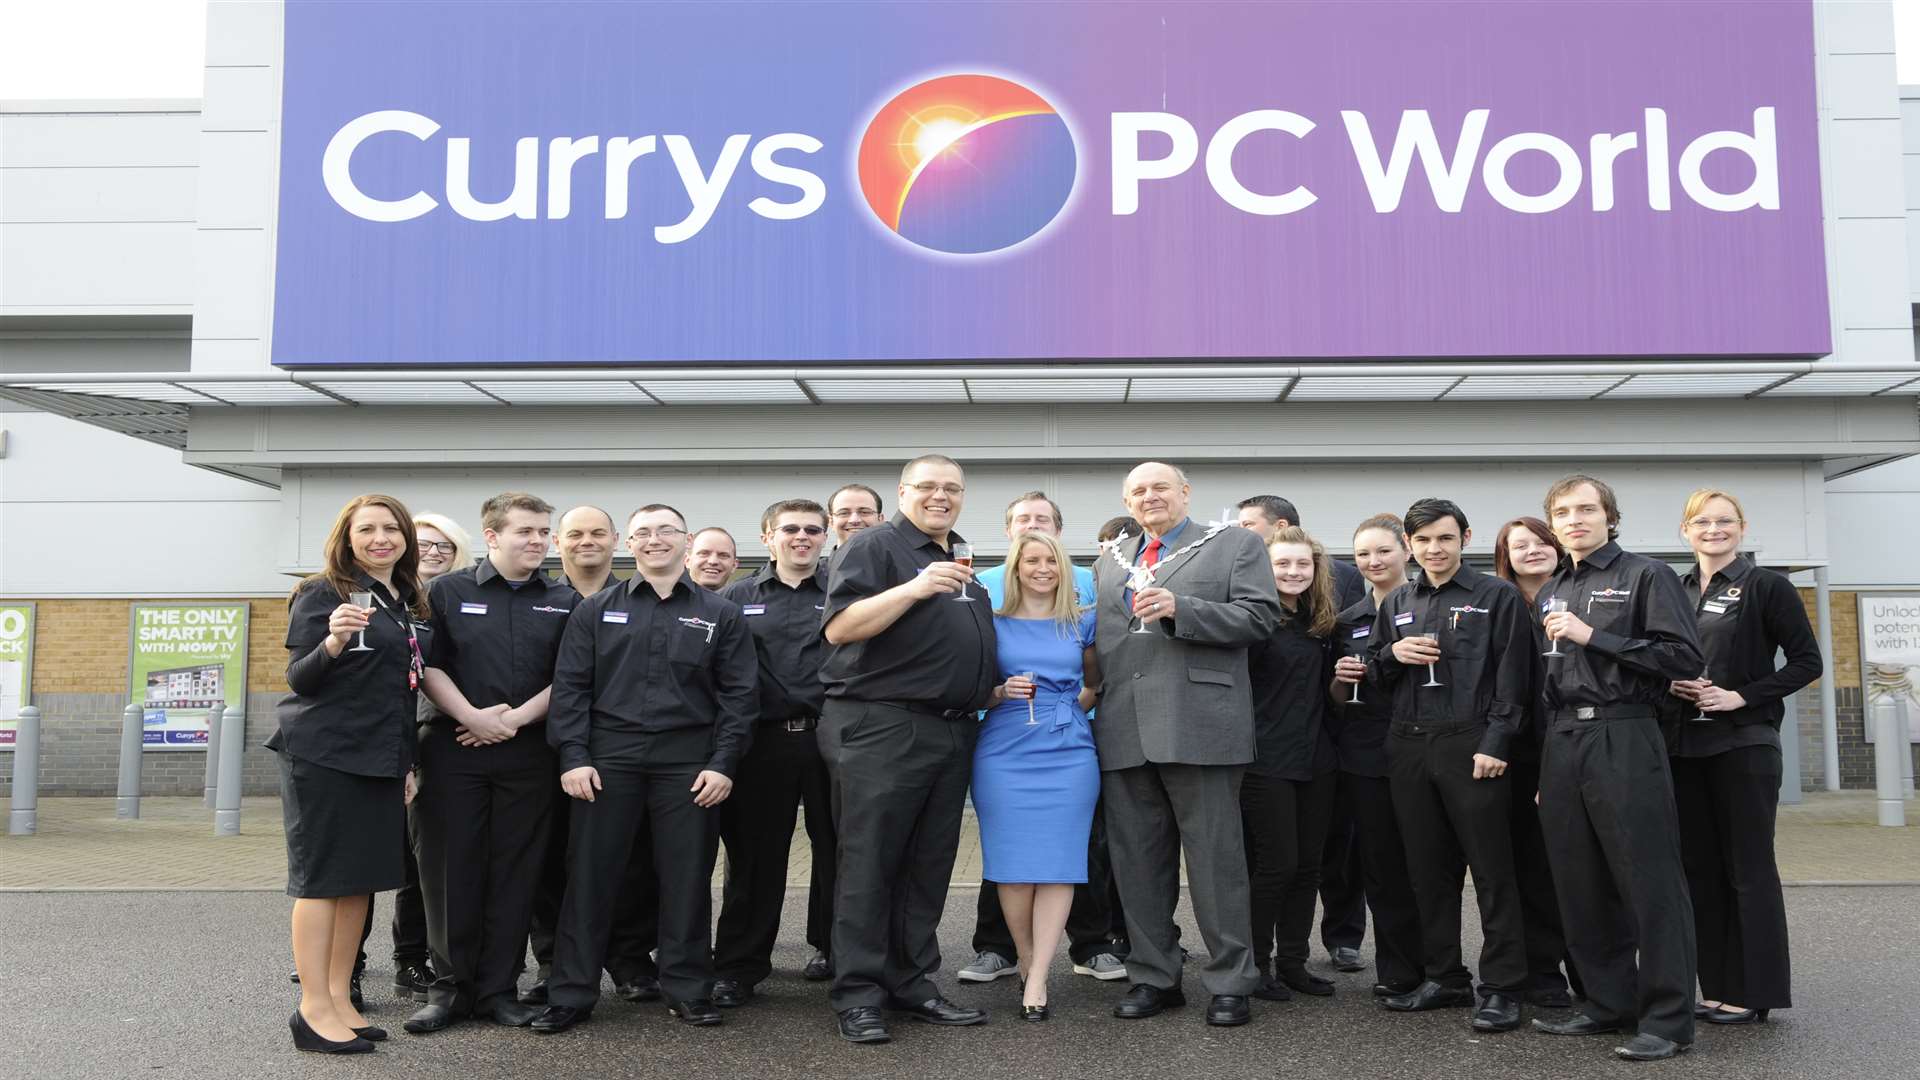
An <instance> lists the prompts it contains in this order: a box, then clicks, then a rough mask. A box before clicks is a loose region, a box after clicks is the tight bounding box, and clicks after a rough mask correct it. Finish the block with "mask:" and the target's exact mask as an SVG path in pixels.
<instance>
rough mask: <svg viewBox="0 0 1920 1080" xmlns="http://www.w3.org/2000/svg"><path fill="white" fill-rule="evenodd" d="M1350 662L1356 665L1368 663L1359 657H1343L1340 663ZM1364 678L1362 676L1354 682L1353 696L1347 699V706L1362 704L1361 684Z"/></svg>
mask: <svg viewBox="0 0 1920 1080" xmlns="http://www.w3.org/2000/svg"><path fill="white" fill-rule="evenodd" d="M1348 660H1352V661H1354V662H1356V663H1361V664H1364V663H1365V662H1366V661H1364V660H1361V659H1360V658H1359V657H1358V656H1343V657H1341V658H1340V662H1341V663H1343V664H1344V663H1346V662H1347V661H1348ZM1364 678H1365V676H1364V675H1362V676H1361V678H1360V679H1355V680H1354V681H1353V696H1352V697H1350V698H1348V699H1347V704H1349V705H1358V704H1360V703H1361V702H1360V682H1361V679H1364Z"/></svg>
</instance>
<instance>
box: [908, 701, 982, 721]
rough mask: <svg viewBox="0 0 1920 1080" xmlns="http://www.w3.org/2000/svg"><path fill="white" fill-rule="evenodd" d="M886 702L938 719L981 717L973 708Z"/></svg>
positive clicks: (973, 718)
mask: <svg viewBox="0 0 1920 1080" xmlns="http://www.w3.org/2000/svg"><path fill="white" fill-rule="evenodd" d="M886 704H888V705H892V706H893V707H894V708H896V709H905V710H907V711H908V712H910V713H919V714H920V715H921V716H931V717H933V718H934V719H936V720H976V719H979V713H977V712H975V711H974V710H972V709H940V708H935V707H934V706H932V705H927V704H925V703H922V702H918V701H889V702H886Z"/></svg>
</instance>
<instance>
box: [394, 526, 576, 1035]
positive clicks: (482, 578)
mask: <svg viewBox="0 0 1920 1080" xmlns="http://www.w3.org/2000/svg"><path fill="white" fill-rule="evenodd" d="M552 515H553V507H552V506H549V505H548V504H547V503H546V502H545V501H544V500H541V499H538V498H535V497H534V496H532V495H528V494H526V493H525V492H518V491H509V492H506V493H504V494H500V495H495V496H494V497H493V498H491V499H488V500H487V501H486V503H485V505H483V506H482V507H481V508H480V522H481V525H482V526H483V528H484V529H485V532H484V534H483V535H484V536H485V537H486V542H487V557H486V559H484V560H483V561H481V562H480V563H479V564H478V565H476V566H472V567H468V568H464V569H460V570H453V571H449V572H447V573H445V574H442V575H440V576H439V577H437V578H435V579H434V581H433V586H432V593H431V595H432V598H433V600H434V609H433V648H432V651H431V652H430V653H429V654H428V658H427V670H426V678H425V679H424V689H425V690H426V696H427V698H428V700H430V701H431V702H432V703H433V706H434V708H433V715H432V719H431V721H430V722H429V723H428V724H426V725H424V726H423V727H422V729H421V732H420V772H421V777H422V786H421V792H420V797H419V798H418V799H417V800H416V811H415V812H416V813H417V814H418V828H417V831H418V840H417V844H418V851H419V856H420V892H421V895H422V897H423V898H424V899H425V902H426V909H427V940H428V941H429V942H430V943H431V945H432V948H433V954H434V971H435V972H436V977H435V979H434V981H433V985H432V986H431V987H430V988H429V989H428V991H427V1004H426V1005H425V1006H423V1007H422V1008H421V1009H420V1010H419V1011H417V1012H415V1013H414V1014H413V1015H412V1016H411V1017H409V1018H408V1019H407V1021H406V1024H405V1027H406V1030H407V1031H409V1032H411V1033H413V1034H416V1035H420V1034H425V1033H427V1032H430V1031H438V1030H440V1029H441V1028H444V1027H446V1026H447V1025H448V1024H451V1023H453V1022H454V1021H456V1020H458V1019H460V1018H462V1017H463V1016H465V1015H466V1014H467V1013H468V1011H472V1012H474V1013H476V1014H478V1015H480V1016H484V1017H486V1018H488V1019H491V1020H493V1021H494V1022H495V1023H499V1024H505V1025H508V1026H510V1027H520V1026H523V1025H525V1024H527V1023H529V1022H530V1021H532V1020H533V1017H534V1010H533V1009H531V1008H529V1007H528V1006H526V1005H522V1004H520V1003H519V1002H518V1001H516V1000H515V999H514V978H515V976H516V975H517V974H518V972H519V970H520V963H521V958H522V957H523V956H524V955H525V950H526V941H527V924H528V919H529V918H530V916H531V913H532V909H533V896H534V891H535V889H536V888H537V887H538V884H539V870H540V867H541V865H542V862H543V860H544V859H545V857H546V844H547V837H548V834H549V832H550V827H549V825H548V821H549V820H550V817H551V815H552V813H553V798H554V796H553V751H552V749H550V748H549V747H548V746H547V740H546V726H545V722H546V718H547V704H548V697H549V691H550V688H551V684H552V682H553V661H554V655H555V653H557V652H558V651H559V648H560V634H561V632H562V631H563V630H565V629H566V625H567V616H568V614H569V613H570V612H571V611H572V610H573V607H574V605H575V604H576V603H577V602H579V599H580V595H579V594H578V593H576V592H574V591H573V589H572V588H571V587H569V586H568V585H566V584H565V583H564V582H557V581H552V580H549V579H548V578H547V577H546V576H545V575H543V574H541V573H540V563H541V561H542V560H544V559H545V558H546V557H547V547H548V543H549V541H550V540H551V538H552V535H553V528H552V520H553V519H552Z"/></svg>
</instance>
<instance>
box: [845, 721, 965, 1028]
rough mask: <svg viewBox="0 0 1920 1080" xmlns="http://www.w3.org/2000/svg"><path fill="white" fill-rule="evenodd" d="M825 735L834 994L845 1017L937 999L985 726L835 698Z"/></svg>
mask: <svg viewBox="0 0 1920 1080" xmlns="http://www.w3.org/2000/svg"><path fill="white" fill-rule="evenodd" d="M818 734H819V740H820V755H821V757H822V758H824V759H825V760H826V763H827V774H828V775H829V776H830V777H831V778H832V780H833V819H834V821H836V822H838V823H839V841H840V846H839V852H840V862H839V866H838V867H837V868H836V873H835V876H834V897H833V949H832V950H831V951H832V954H833V985H832V987H831V988H830V989H829V991H828V995H827V996H828V999H829V1000H830V1001H831V1002H832V1003H833V1007H834V1008H835V1009H836V1010H844V1009H851V1008H854V1007H856V1006H874V1007H878V1008H885V1007H886V1006H888V1005H889V1004H916V1003H919V1002H922V1001H926V1000H927V999H929V998H933V997H937V996H939V990H938V989H937V988H936V987H935V986H934V984H933V980H932V979H931V978H930V976H931V975H932V974H933V972H935V971H937V970H938V969H939V967H940V943H939V940H938V939H937V936H936V934H937V931H938V930H939V928H940V914H941V912H942V911H943V910H944V909H945V907H946V903H947V882H948V880H949V879H950V878H951V877H952V876H953V859H954V855H955V854H956V853H957V852H958V851H959V848H960V818H961V812H962V810H963V808H964V806H965V804H966V797H967V782H968V780H969V778H970V777H971V776H972V774H973V746H974V743H975V741H977V740H978V739H979V736H980V727H979V724H977V723H976V722H975V721H974V720H973V718H972V717H970V716H969V717H963V718H961V719H959V720H943V719H940V718H939V717H935V716H927V715H925V714H923V713H918V712H912V711H909V710H906V709H902V708H897V707H895V706H892V705H886V704H882V703H880V702H869V701H849V700H845V699H842V698H828V699H827V705H826V709H825V712H824V714H823V715H822V716H821V718H820V729H819V732H818Z"/></svg>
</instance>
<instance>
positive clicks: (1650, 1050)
mask: <svg viewBox="0 0 1920 1080" xmlns="http://www.w3.org/2000/svg"><path fill="white" fill-rule="evenodd" d="M1686 1052H1687V1044H1686V1043H1677V1042H1674V1041H1673V1040H1672V1039H1663V1038H1661V1037H1660V1036H1658V1035H1654V1034H1651V1033H1649V1032H1645V1031H1643V1032H1641V1033H1640V1034H1638V1035H1635V1036H1634V1037H1633V1038H1631V1039H1628V1040H1627V1045H1625V1046H1616V1047H1614V1048H1613V1054H1614V1056H1615V1057H1620V1058H1625V1059H1627V1060H1628V1061H1665V1060H1666V1059H1668V1058H1670V1057H1674V1056H1675V1055H1678V1054H1684V1053H1686Z"/></svg>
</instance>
